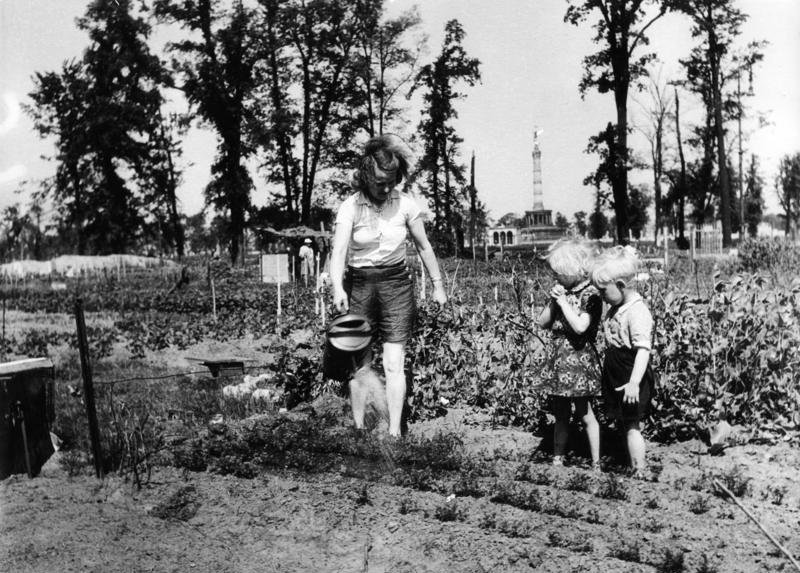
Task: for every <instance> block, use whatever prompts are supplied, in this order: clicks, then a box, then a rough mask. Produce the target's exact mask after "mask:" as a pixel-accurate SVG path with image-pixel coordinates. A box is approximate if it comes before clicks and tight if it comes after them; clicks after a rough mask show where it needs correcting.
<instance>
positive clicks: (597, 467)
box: [591, 462, 603, 474]
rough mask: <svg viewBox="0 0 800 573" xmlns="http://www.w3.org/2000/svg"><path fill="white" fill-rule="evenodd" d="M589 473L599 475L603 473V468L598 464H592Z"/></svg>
mask: <svg viewBox="0 0 800 573" xmlns="http://www.w3.org/2000/svg"><path fill="white" fill-rule="evenodd" d="M591 471H592V473H593V474H601V473H603V468H602V466H601V465H600V462H592V467H591Z"/></svg>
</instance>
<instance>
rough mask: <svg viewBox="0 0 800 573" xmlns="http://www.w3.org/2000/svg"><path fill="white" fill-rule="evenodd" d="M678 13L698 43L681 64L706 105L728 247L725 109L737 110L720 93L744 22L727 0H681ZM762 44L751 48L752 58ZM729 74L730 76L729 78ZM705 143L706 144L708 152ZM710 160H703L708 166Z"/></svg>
mask: <svg viewBox="0 0 800 573" xmlns="http://www.w3.org/2000/svg"><path fill="white" fill-rule="evenodd" d="M680 8H681V10H682V11H683V12H684V13H685V14H686V15H687V16H689V18H690V19H691V21H692V36H693V37H695V38H699V39H700V44H699V45H698V46H696V47H695V48H694V49H693V50H692V54H691V56H690V57H689V59H687V60H686V61H682V63H683V64H684V66H685V67H686V68H687V71H688V78H687V80H688V82H689V84H690V85H692V84H693V85H695V86H697V87H695V88H694V89H695V90H697V89H700V90H701V93H702V95H703V98H704V102H705V104H706V109H707V110H708V113H707V114H706V118H707V119H706V130H707V132H708V136H709V138H708V141H710V140H711V136H713V141H714V143H715V146H716V167H717V172H718V185H719V198H720V219H721V222H722V244H723V246H726V247H728V246H730V244H731V204H732V201H733V195H732V193H731V183H730V173H729V168H728V156H727V150H726V142H725V124H724V122H725V116H726V108H733V110H734V113H735V111H736V109H737V107H736V106H735V105H734V103H733V102H727V101H726V98H725V94H724V92H723V90H724V86H725V82H726V80H728V79H730V78H731V77H733V76H735V75H736V74H735V73H732V74H730V70H726V60H725V57H726V56H727V55H730V54H731V53H732V47H733V43H734V41H735V40H736V39H737V38H738V37H739V35H740V34H741V25H742V24H743V23H744V22H745V21H746V20H747V15H745V14H744V13H743V12H741V10H739V9H738V8H736V7H735V6H734V5H733V3H732V2H731V1H730V0H681V1H680ZM761 45H763V44H758V43H756V44H751V47H752V51H753V57H754V58H756V60H757V59H760V56H758V55H756V54H757V53H758V52H759V50H760V46H761ZM729 74H730V75H729ZM708 141H707V143H706V145H707V148H708ZM708 160H709V158H708V157H706V161H707V162H708Z"/></svg>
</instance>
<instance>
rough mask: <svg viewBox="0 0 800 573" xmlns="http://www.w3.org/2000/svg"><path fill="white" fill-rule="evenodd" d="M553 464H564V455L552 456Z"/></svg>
mask: <svg viewBox="0 0 800 573" xmlns="http://www.w3.org/2000/svg"><path fill="white" fill-rule="evenodd" d="M553 465H554V466H557V467H561V466H563V465H564V456H553Z"/></svg>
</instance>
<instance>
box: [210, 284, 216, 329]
mask: <svg viewBox="0 0 800 573" xmlns="http://www.w3.org/2000/svg"><path fill="white" fill-rule="evenodd" d="M211 314H212V315H213V316H214V322H217V290H216V289H215V288H214V277H211Z"/></svg>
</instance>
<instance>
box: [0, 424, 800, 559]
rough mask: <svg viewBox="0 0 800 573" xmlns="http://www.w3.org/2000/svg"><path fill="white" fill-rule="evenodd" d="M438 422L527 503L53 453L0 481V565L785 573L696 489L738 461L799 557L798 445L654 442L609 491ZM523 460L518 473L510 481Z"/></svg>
mask: <svg viewBox="0 0 800 573" xmlns="http://www.w3.org/2000/svg"><path fill="white" fill-rule="evenodd" d="M442 429H447V430H449V431H453V432H458V433H459V434H460V435H461V436H462V437H463V440H464V443H465V447H466V448H468V450H469V451H470V452H471V453H472V454H473V455H475V456H477V457H483V458H484V459H488V460H493V461H494V463H495V464H496V467H497V468H498V471H497V473H498V475H497V476H496V477H494V478H489V479H485V480H484V481H485V482H487V481H488V482H491V483H486V484H484V485H485V486H486V489H487V491H493V492H496V491H498V488H500V489H502V488H506V490H509V488H510V489H513V490H514V491H516V492H517V493H519V492H526V495H528V497H524V499H525V500H527V502H526V503H527V507H520V506H525V505H526V504H525V503H516V505H515V504H514V503H512V504H509V502H508V501H507V500H506V501H504V500H503V499H502V496H500V497H498V496H497V495H495V494H487V495H480V496H479V497H457V498H455V499H450V500H448V495H446V492H436V491H435V489H436V488H435V487H433V488H432V489H434V491H420V489H418V488H415V487H400V486H393V485H386V484H384V483H382V482H374V481H364V480H362V479H359V478H357V477H349V476H348V475H345V474H343V473H342V472H327V473H322V474H305V473H294V472H263V473H262V474H260V475H259V476H258V477H256V478H254V479H238V478H234V477H231V476H219V475H214V474H210V473H191V472H184V471H180V470H176V469H172V468H162V469H158V470H157V471H155V472H154V474H153V476H152V480H151V481H150V483H149V484H148V485H147V486H146V487H144V488H143V489H142V490H141V491H138V492H137V491H134V490H132V488H131V486H130V484H129V483H125V482H123V481H122V480H120V479H119V478H118V477H113V476H112V477H110V478H107V479H106V480H105V481H102V482H99V481H97V480H96V479H94V478H93V477H91V476H88V475H87V476H80V477H74V478H70V477H67V475H66V474H65V473H64V470H63V469H61V468H60V466H59V465H58V464H57V463H54V462H53V461H51V463H48V465H47V466H45V469H44V471H43V473H42V476H41V477H39V478H37V479H34V480H28V479H27V478H25V477H23V476H14V477H12V478H9V479H7V480H5V481H4V482H2V483H0V564H2V567H0V568H1V569H2V570H3V571H15V572H37V573H38V572H54V571H97V572H104V573H105V572H109V571H112V572H116V571H120V572H123V571H124V572H145V571H158V572H161V571H181V572H185V571H198V572H201V571H202V572H209V573H212V572H213V573H220V572H237V573H239V572H242V573H249V572H264V571H276V572H277V571H321V572H328V571H330V572H336V571H342V572H350V571H353V572H365V571H369V572H373V573H377V572H383V571H386V572H390V571H391V572H393V573H396V572H401V573H403V572H405V573H410V572H428V571H429V572H443V571H454V572H479V571H512V572H513V571H545V572H559V573H562V572H565V571H596V572H598V573H599V572H615V571H658V570H664V571H666V570H671V571H692V572H694V571H718V572H720V573H722V572H743V573H744V572H752V571H791V570H792V568H791V565H790V564H789V563H788V561H787V560H786V559H785V558H784V557H783V556H782V555H780V554H779V553H777V552H776V550H775V549H774V546H772V544H771V543H770V542H769V541H768V540H767V539H766V537H765V536H764V535H763V534H762V533H761V532H760V531H758V529H757V528H756V527H755V525H753V524H752V523H751V522H749V521H748V520H747V518H746V517H745V516H744V514H743V513H742V512H741V511H740V510H739V509H738V508H736V507H735V506H734V505H733V504H731V503H729V502H726V501H724V500H723V499H720V498H719V497H717V496H714V495H712V494H711V493H710V492H709V491H707V490H704V489H703V484H704V483H705V482H704V481H703V475H704V474H707V473H709V472H715V473H718V474H725V475H731V472H733V468H735V467H738V468H740V469H741V471H742V472H743V474H742V475H745V476H747V477H749V478H751V482H750V493H749V494H747V495H745V496H744V497H743V498H742V501H743V503H744V504H746V505H747V506H748V507H750V508H751V509H752V510H753V511H754V513H755V514H756V515H757V516H758V518H759V519H760V520H762V521H763V523H764V525H765V527H767V529H768V530H769V531H771V532H772V533H773V535H775V536H776V537H778V538H779V539H781V540H782V542H783V543H784V544H785V545H786V546H787V547H788V548H789V549H790V550H791V551H792V552H793V553H794V554H795V555H798V554H800V486H798V484H797V481H796V475H797V474H796V472H797V468H798V467H800V453H799V452H798V451H797V450H792V449H790V448H788V447H785V446H752V445H750V446H738V447H733V448H729V449H728V450H726V452H725V455H723V456H719V457H709V456H707V455H698V454H696V453H693V452H695V451H697V452H699V451H701V446H702V445H701V444H699V443H684V444H680V445H675V446H670V447H655V448H653V449H652V451H651V459H652V460H654V461H658V462H660V463H661V464H663V468H664V469H663V472H662V473H661V474H660V476H659V478H658V481H657V482H645V481H637V480H631V479H628V478H617V477H616V476H612V477H613V478H614V480H616V481H615V483H617V482H618V484H619V491H617V492H616V494H618V495H617V498H614V496H613V495H609V492H608V481H609V478H608V477H607V476H601V477H597V476H594V475H592V474H589V473H588V472H586V471H585V470H582V469H579V468H576V467H566V468H558V469H556V468H552V467H550V466H549V465H547V464H545V463H543V462H541V463H535V462H534V463H530V464H529V463H528V462H527V461H526V460H527V458H528V454H529V453H530V451H531V450H532V449H533V447H535V445H536V443H537V440H536V439H535V438H533V437H532V436H530V435H529V434H526V433H524V432H517V431H513V430H491V429H489V428H487V427H485V425H483V424H482V423H481V421H480V420H479V419H475V418H471V417H470V416H469V415H465V414H464V413H463V412H453V413H452V414H451V415H450V416H448V417H446V418H443V419H439V420H436V421H434V422H429V423H427V424H420V425H418V426H415V427H413V428H412V432H414V433H426V432H433V431H439V430H442ZM521 465H525V466H526V467H527V470H526V471H525V472H523V473H522V474H521V473H520V466H521ZM556 470H558V471H556ZM576 476H578V477H576ZM515 478H516V479H515ZM614 480H612V481H614ZM531 491H534V492H535V494H530V492H531ZM621 492H622V493H621ZM611 493H612V494H613V493H615V492H611ZM623 493H624V495H623ZM516 499H517V501H519V499H521V498H519V496H518V497H517V498H516ZM776 502H779V503H776ZM537 504H538V506H537ZM668 552H669V553H670V554H671V555H672V556H673V560H672V561H671V562H668V561H667V560H666V559H667V557H666V556H667V554H668ZM679 555H683V562H682V563H683V564H682V566H679V565H677V562H678V561H679V557H678V556H679ZM670 563H671V564H672V566H673V568H672V569H667V568H666V567H667V565H668V564H670ZM704 564H705V565H704ZM704 566H705V567H706V568H705V569H704V568H703V567H704Z"/></svg>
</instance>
